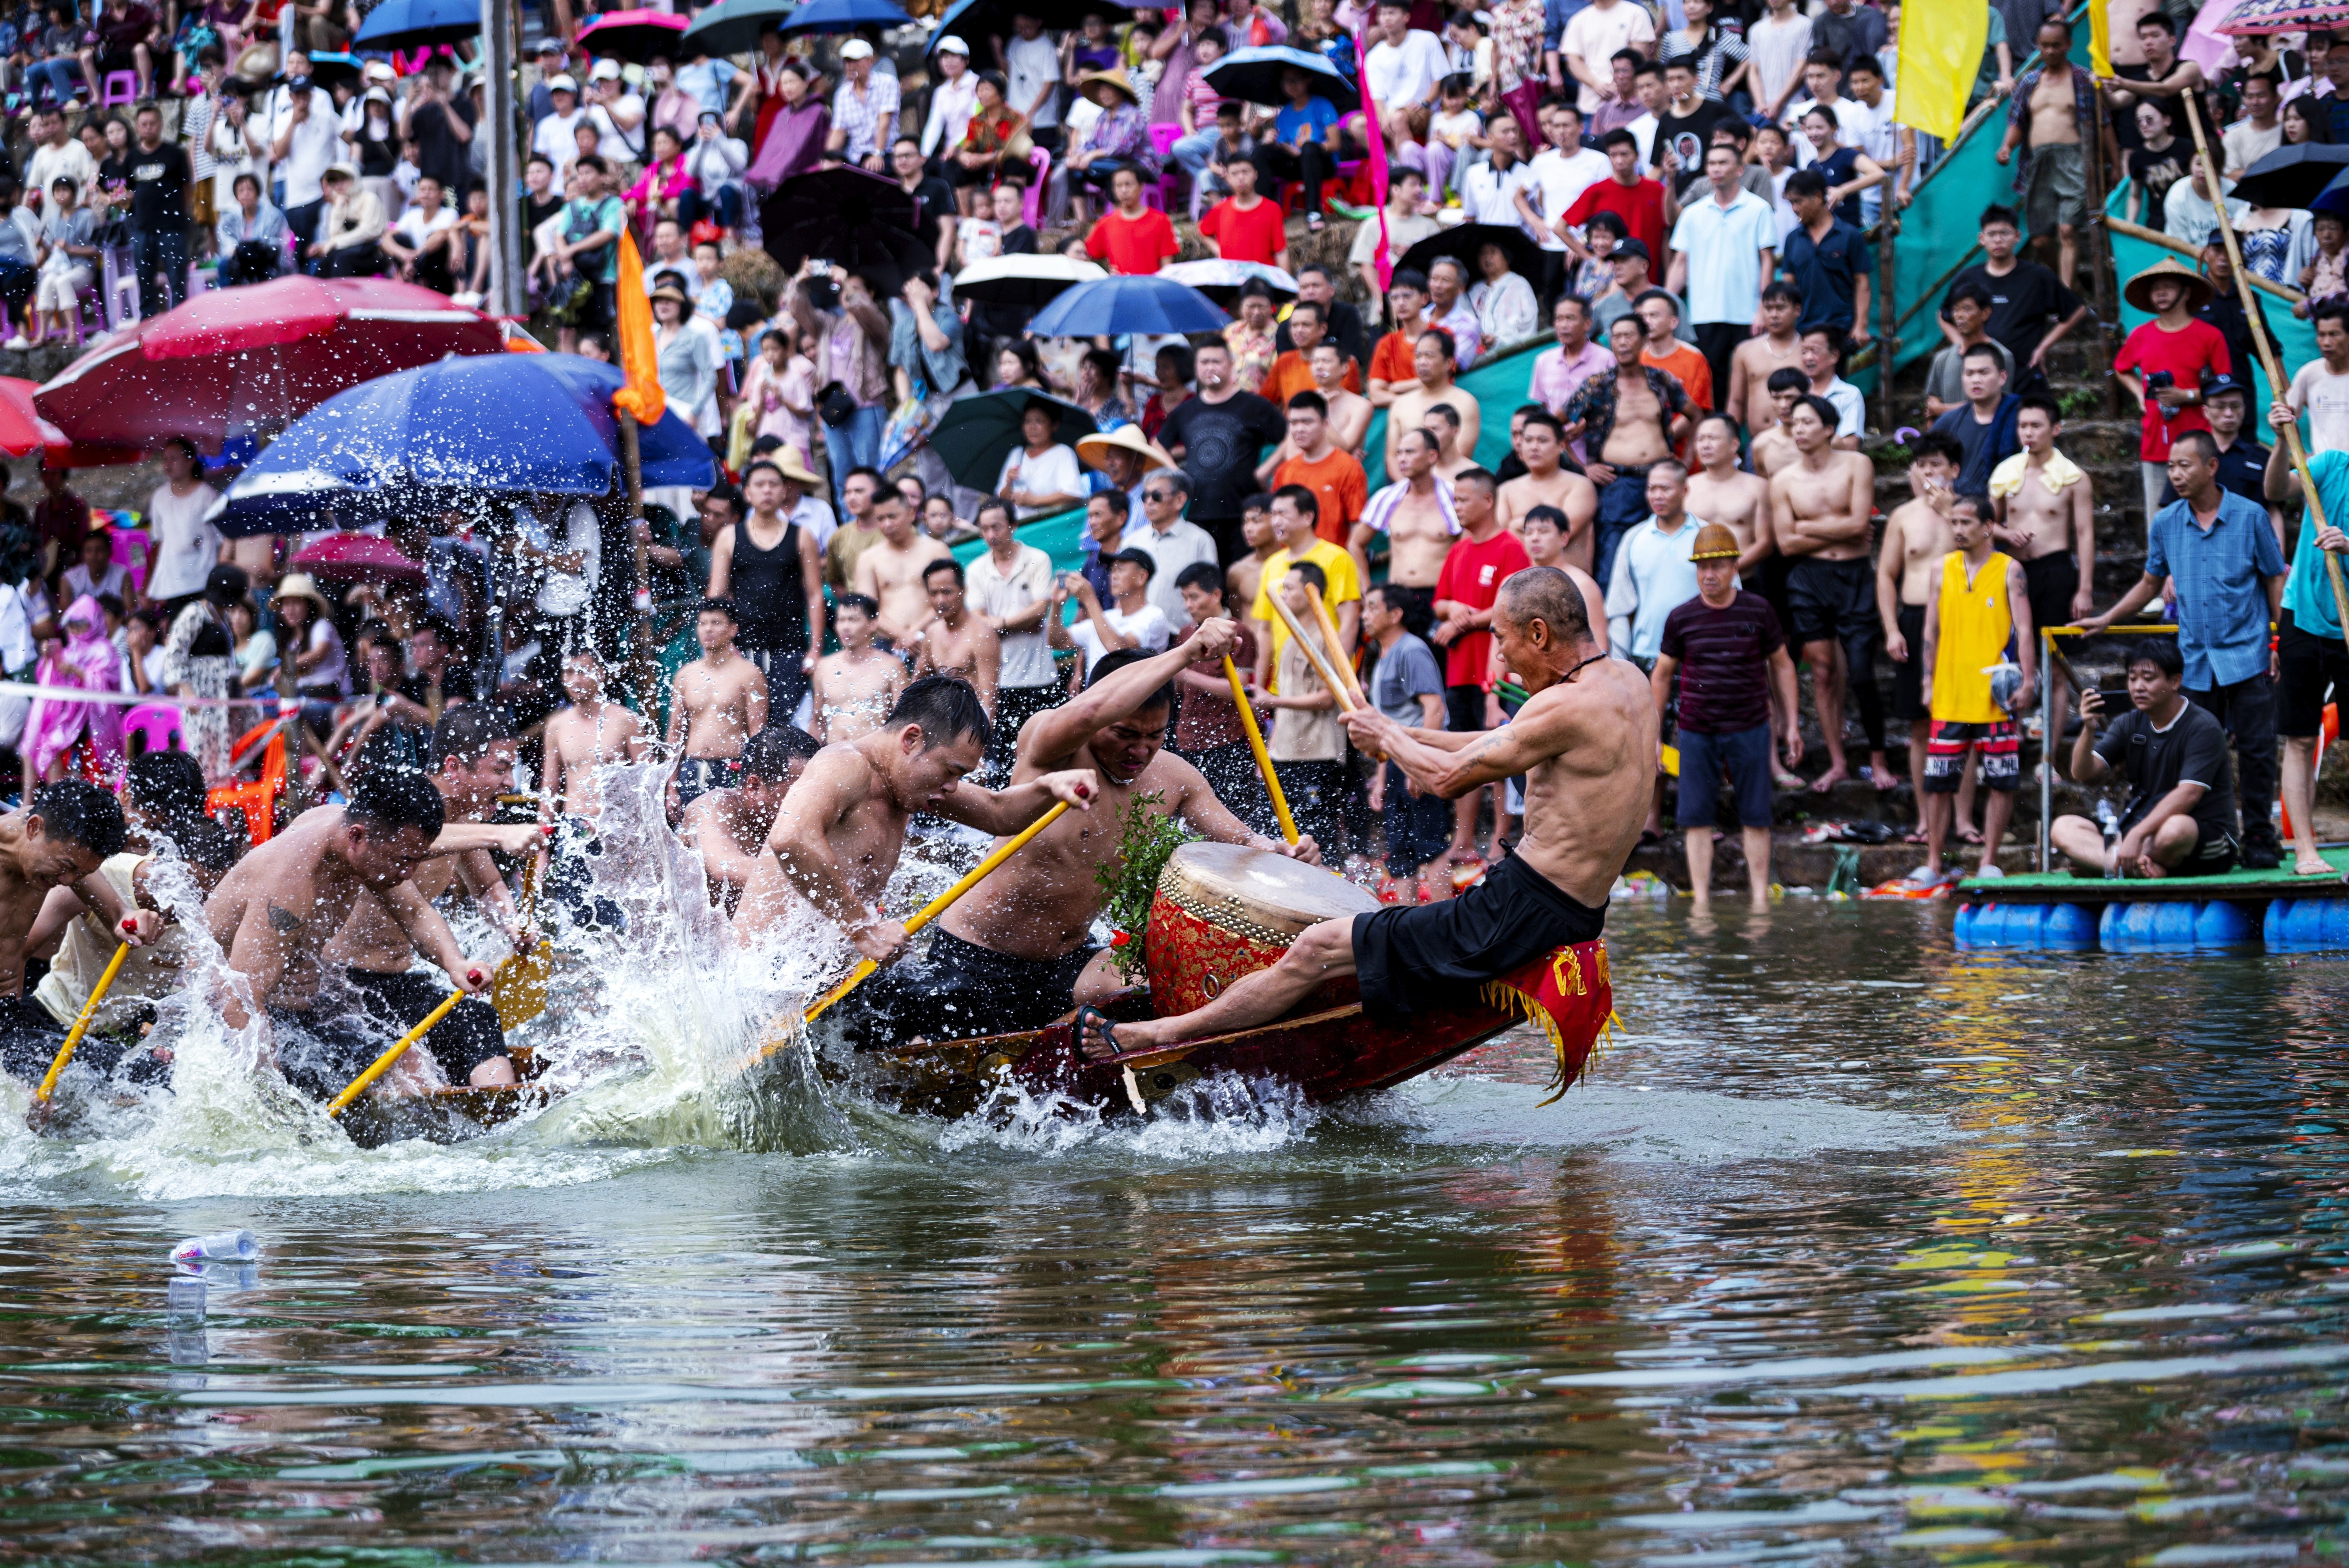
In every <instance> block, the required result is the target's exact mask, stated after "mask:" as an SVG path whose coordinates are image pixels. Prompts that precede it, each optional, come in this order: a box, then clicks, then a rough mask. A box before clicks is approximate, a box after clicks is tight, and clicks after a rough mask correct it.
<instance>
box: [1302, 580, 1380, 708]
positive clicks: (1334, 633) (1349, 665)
mask: <svg viewBox="0 0 2349 1568" xmlns="http://www.w3.org/2000/svg"><path fill="white" fill-rule="evenodd" d="M1312 597H1313V616H1314V619H1316V620H1318V621H1319V622H1320V623H1321V635H1322V637H1323V639H1324V641H1325V644H1326V645H1327V646H1328V648H1329V650H1330V658H1331V659H1332V660H1333V661H1335V662H1336V664H1337V665H1338V673H1339V674H1340V675H1341V676H1345V677H1346V689H1347V690H1348V691H1350V692H1351V693H1353V694H1354V706H1355V707H1370V706H1371V699H1370V698H1369V697H1367V696H1363V695H1362V683H1361V681H1360V680H1359V679H1357V678H1356V677H1355V675H1354V661H1353V660H1352V659H1350V658H1349V657H1347V656H1346V639H1345V638H1343V637H1341V636H1340V635H1339V634H1338V619H1337V617H1336V616H1334V615H1332V614H1330V604H1329V602H1328V601H1327V600H1325V599H1323V598H1322V597H1321V595H1320V594H1319V593H1316V594H1314V595H1313V596H1312Z"/></svg>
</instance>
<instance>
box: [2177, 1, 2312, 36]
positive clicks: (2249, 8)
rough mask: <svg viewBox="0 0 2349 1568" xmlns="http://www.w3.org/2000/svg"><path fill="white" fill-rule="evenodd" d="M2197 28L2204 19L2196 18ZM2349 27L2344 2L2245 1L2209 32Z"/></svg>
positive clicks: (2232, 33) (2245, 33) (2243, 33)
mask: <svg viewBox="0 0 2349 1568" xmlns="http://www.w3.org/2000/svg"><path fill="white" fill-rule="evenodd" d="M2195 21H2196V23H2197V25H2198V26H2199V25H2201V24H2202V18H2201V17H2199V16H2198V17H2196V18H2195ZM2341 26H2349V5H2344V4H2343V3H2342V0H2244V4H2242V5H2238V6H2236V7H2235V9H2234V10H2233V11H2232V12H2230V14H2229V15H2228V16H2227V19H2226V20H2225V21H2223V22H2221V23H2220V24H2219V25H2218V26H2215V27H2206V28H2205V30H2206V31H2208V32H2212V33H2217V34H2219V35H2220V36H2224V37H2230V38H2243V37H2251V36H2254V35H2257V34H2262V33H2299V32H2304V31H2306V30H2308V29H2309V28H2312V27H2314V28H2333V27H2341Z"/></svg>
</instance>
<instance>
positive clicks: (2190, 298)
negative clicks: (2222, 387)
mask: <svg viewBox="0 0 2349 1568" xmlns="http://www.w3.org/2000/svg"><path fill="white" fill-rule="evenodd" d="M2121 297H2122V298H2123V299H2126V300H2127V301H2128V303H2129V304H2133V305H2135V306H2137V309H2139V310H2142V311H2150V312H2151V313H2152V314H2153V319H2152V320H2151V321H2148V322H2147V323H2146V324H2145V325H2143V326H2140V327H2138V328H2137V330H2136V331H2135V332H2132V333H2130V334H2129V335H2128V340H2127V342H2126V343H2123V344H2122V345H2121V351H2120V353H2119V354H2117V355H2116V356H2114V358H2113V374H2114V375H2115V376H2116V377H2118V378H2119V380H2120V384H2121V385H2122V386H2123V387H2127V389H2128V395H2129V396H2130V397H2134V398H2136V399H2137V407H2140V408H2142V409H2143V410H2144V411H2145V422H2144V424H2143V426H2142V427H2141V434H2140V435H2139V437H2138V439H2137V457H2138V458H2139V459H2141V460H2140V461H2139V463H2138V465H2137V469H2138V471H2139V473H2141V474H2142V475H2143V476H2144V482H2145V514H2146V516H2147V517H2151V516H2152V515H2153V514H2154V513H2155V512H2157V511H2160V510H2161V497H2162V487H2163V485H2164V484H2165V483H2166V482H2167V481H2168V478H2169V443H2170V442H2172V441H2174V440H2176V439H2177V438H2178V437H2179V436H2182V435H2184V434H2185V433H2186V432H2187V431H2189V430H2207V429H2209V428H2210V421H2209V420H2208V419H2206V418H2203V417H2202V383H2203V382H2204V381H2205V380H2207V379H2208V378H2209V377H2212V376H2220V375H2231V374H2232V373H2233V371H2234V368H2235V366H2234V361H2233V359H2232V357H2231V356H2230V355H2229V354H2228V353H2227V339H2226V337H2225V335H2222V334H2221V333H2220V331H2219V329H2218V328H2217V327H2215V326H2212V325H2210V324H2209V322H2207V321H2203V320H2201V319H2200V318H2199V312H2200V311H2201V309H2202V307H2203V306H2204V305H2206V304H2209V303H2210V284H2209V280H2207V279H2205V278H2203V277H2202V276H2201V275H2200V274H2199V273H2195V272H2193V271H2191V270H2189V268H2187V267H2185V266H2183V265H2181V264H2180V263H2177V262H2174V261H2170V260H2168V259H2167V258H2164V259H2163V260H2161V261H2158V262H2156V263H2154V264H2153V265H2151V266H2149V267H2147V268H2146V269H2145V271H2143V272H2141V273H2137V276H2135V277H2133V278H2131V279H2129V281H2128V287H2127V288H2125V289H2123V290H2122V291H2121ZM2165 372H2166V373H2167V376H2168V379H2167V380H2166V381H2161V382H2158V383H2157V384H2154V385H2153V386H2152V389H2151V390H2150V391H2148V390H2147V387H2148V384H2149V383H2154V382H2155V378H2156V377H2161V376H2162V375H2163V374H2164V373H2165Z"/></svg>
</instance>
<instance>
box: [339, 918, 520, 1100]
mask: <svg viewBox="0 0 2349 1568" xmlns="http://www.w3.org/2000/svg"><path fill="white" fill-rule="evenodd" d="M512 962H513V959H512V958H511V957H509V958H506V959H504V960H502V962H500V964H499V965H498V967H499V968H500V969H503V968H504V967H505V966H506V965H508V964H511V963H512ZM490 984H491V985H495V984H497V976H496V975H491V976H490ZM483 989H484V990H486V989H488V987H487V986H484V987H483ZM464 999H465V993H463V992H462V991H451V992H450V993H449V994H448V995H446V996H443V997H442V998H441V999H440V1006H437V1007H435V1008H433V1009H432V1011H430V1012H429V1013H427V1014H425V1015H424V1019H423V1022H421V1023H419V1024H418V1025H417V1026H416V1027H414V1028H412V1029H410V1030H409V1031H408V1033H406V1034H404V1035H402V1036H400V1037H399V1041H398V1044H397V1045H395V1046H393V1047H391V1049H389V1050H388V1051H386V1052H384V1053H383V1055H381V1056H379V1057H376V1059H375V1060H374V1061H372V1062H369V1063H368V1064H367V1070H366V1071H365V1072H363V1073H361V1074H359V1076H358V1077H357V1078H353V1079H351V1086H350V1088H347V1089H345V1090H343V1092H342V1093H340V1094H338V1095H336V1097H335V1098H334V1099H330V1100H328V1101H327V1102H326V1114H327V1115H328V1116H340V1115H342V1114H343V1111H344V1110H345V1109H347V1107H348V1106H349V1105H350V1103H351V1101H353V1100H355V1099H358V1097H359V1096H361V1095H363V1094H365V1093H366V1092H367V1086H368V1085H369V1084H371V1083H373V1082H375V1080H376V1079H378V1078H381V1077H383V1075H384V1074H386V1073H388V1072H389V1071H390V1070H391V1068H392V1064H393V1063H394V1062H397V1061H398V1060H399V1058H400V1057H404V1056H406V1055H407V1054H408V1047H410V1046H412V1045H414V1044H415V1043H416V1042H417V1041H419V1040H420V1039H422V1038H423V1037H425V1036H427V1035H429V1034H430V1033H431V1032H432V1026H433V1025H435V1024H437V1023H439V1022H440V1020H441V1019H443V1018H445V1017H447V1016H449V1015H450V1013H452V1012H454V1011H455V1010H456V1007H457V1004H458V1003H460V1002H461V1001H463V1000H464Z"/></svg>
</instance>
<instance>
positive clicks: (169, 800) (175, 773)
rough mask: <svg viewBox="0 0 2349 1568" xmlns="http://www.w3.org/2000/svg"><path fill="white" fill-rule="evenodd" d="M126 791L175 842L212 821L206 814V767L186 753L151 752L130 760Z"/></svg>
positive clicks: (134, 802) (124, 779) (142, 811)
mask: <svg viewBox="0 0 2349 1568" xmlns="http://www.w3.org/2000/svg"><path fill="white" fill-rule="evenodd" d="M122 787H123V791H124V793H125V794H127V795H129V797H130V800H131V803H132V804H133V805H135V806H137V807H138V808H139V810H140V814H141V815H143V816H144V817H146V818H147V819H148V820H150V821H151V822H153V823H154V824H155V825H156V826H157V827H159V828H160V829H162V830H163V831H165V832H167V833H169V834H171V837H173V838H174V839H177V838H180V837H181V835H182V834H183V833H184V832H185V830H187V828H188V827H190V826H191V825H192V824H195V823H198V822H205V821H209V820H211V818H210V817H209V816H207V815H206V813H205V811H204V769H203V765H202V763H200V762H198V761H197V760H196V759H195V758H192V757H191V756H189V755H188V754H187V753H186V752H184V751H149V752H144V753H141V754H140V755H139V756H137V757H134V758H131V759H130V764H129V767H128V768H126V769H123V777H122Z"/></svg>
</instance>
